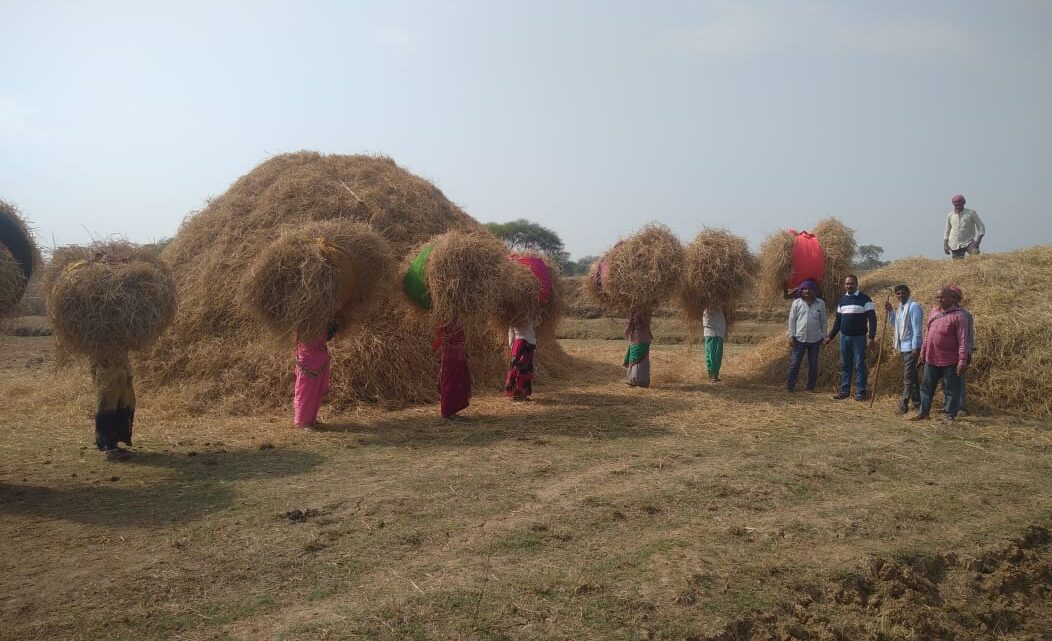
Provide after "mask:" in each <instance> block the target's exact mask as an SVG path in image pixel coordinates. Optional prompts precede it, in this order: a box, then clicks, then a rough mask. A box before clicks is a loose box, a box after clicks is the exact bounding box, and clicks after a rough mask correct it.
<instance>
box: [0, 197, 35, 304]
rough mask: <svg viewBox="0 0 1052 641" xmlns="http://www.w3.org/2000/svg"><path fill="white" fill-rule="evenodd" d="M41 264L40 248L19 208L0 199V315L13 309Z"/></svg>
mask: <svg viewBox="0 0 1052 641" xmlns="http://www.w3.org/2000/svg"><path fill="white" fill-rule="evenodd" d="M39 265H40V252H39V251H38V250H37V247H36V244H35V243H33V235H32V233H31V232H30V230H29V225H27V224H26V221H25V220H23V218H22V215H21V212H19V211H18V209H17V208H16V207H15V206H14V205H11V204H10V203H8V202H6V201H4V200H0V316H4V315H5V314H7V313H9V312H10V311H11V310H12V309H14V307H15V305H17V304H18V301H19V300H21V298H22V294H24V293H25V291H26V286H27V285H28V284H29V279H30V277H31V276H32V275H33V272H34V271H35V269H36V268H37V267H38V266H39Z"/></svg>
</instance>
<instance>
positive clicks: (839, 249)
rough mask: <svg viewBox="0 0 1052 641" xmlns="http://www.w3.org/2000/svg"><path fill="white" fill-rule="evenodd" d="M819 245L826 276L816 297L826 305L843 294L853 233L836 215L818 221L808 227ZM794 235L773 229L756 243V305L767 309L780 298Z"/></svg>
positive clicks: (852, 251)
mask: <svg viewBox="0 0 1052 641" xmlns="http://www.w3.org/2000/svg"><path fill="white" fill-rule="evenodd" d="M810 231H811V233H813V234H814V235H815V236H816V237H817V238H818V242H819V244H820V245H821V246H822V254H823V255H824V256H825V259H826V275H825V278H824V279H823V280H822V283H821V291H820V292H819V296H820V297H821V298H823V299H824V300H825V301H826V304H827V305H830V309H832V304H833V303H835V302H836V300H837V298H839V296H840V294H841V293H843V289H844V287H843V285H844V278H845V277H846V276H847V275H848V274H850V273H851V263H852V261H853V260H854V258H855V248H856V246H855V232H854V231H853V230H851V229H850V228H848V227H847V226H845V225H844V224H843V223H842V222H840V221H839V220H837V219H836V218H826V219H824V220H821V221H819V223H818V224H817V225H815V226H814V228H813V229H812V230H810ZM794 240H795V236H794V235H793V234H790V233H789V232H788V231H785V230H781V231H777V232H775V233H773V234H771V235H770V236H768V237H767V238H766V239H765V240H764V242H763V244H762V245H760V254H759V257H758V266H759V270H758V271H759V275H758V277H757V282H756V287H757V304H758V305H759V306H760V307H761V308H762V309H770V308H771V307H774V306H776V305H777V303H778V301H781V300H782V293H783V291H784V289H785V287H786V285H787V284H788V282H789V278H790V276H791V275H792V272H793V262H792V259H793V242H794Z"/></svg>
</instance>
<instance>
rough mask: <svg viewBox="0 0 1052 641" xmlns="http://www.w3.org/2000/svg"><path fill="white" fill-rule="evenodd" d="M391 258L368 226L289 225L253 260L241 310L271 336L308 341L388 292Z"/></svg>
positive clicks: (346, 223) (345, 321)
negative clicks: (243, 308) (294, 337)
mask: <svg viewBox="0 0 1052 641" xmlns="http://www.w3.org/2000/svg"><path fill="white" fill-rule="evenodd" d="M393 274H394V255H393V254H392V252H391V248H390V245H388V243H387V241H386V240H384V238H383V237H382V236H380V235H379V234H378V233H376V232H375V231H373V230H372V229H371V228H370V227H369V226H368V225H365V224H362V223H356V222H351V221H343V220H332V221H324V222H316V223H307V224H305V225H302V226H299V227H290V228H287V229H286V230H285V231H283V232H282V233H281V235H280V236H278V238H277V239H275V240H274V242H272V243H271V244H270V245H268V246H267V247H266V248H265V249H264V250H263V251H262V252H260V254H259V256H257V257H256V259H255V260H254V261H253V262H252V264H251V265H250V266H249V269H248V271H247V273H246V275H245V277H244V280H243V281H242V293H241V301H242V303H243V305H244V306H245V309H246V310H247V311H248V312H249V313H250V314H251V315H253V316H254V317H255V318H256V319H258V320H259V321H260V322H261V323H263V325H264V326H265V327H266V328H267V329H268V330H269V331H271V332H272V333H273V334H275V335H277V336H280V337H283V338H285V337H291V336H297V337H300V338H304V339H312V338H315V337H318V336H322V335H324V334H325V332H326V330H327V329H328V328H329V327H330V326H331V325H332V324H333V322H336V321H339V322H340V324H341V327H343V326H345V325H346V324H349V323H353V322H354V321H355V320H359V319H361V318H362V317H363V316H364V313H365V308H366V307H367V306H368V305H369V304H370V303H371V302H372V301H373V300H374V299H375V298H376V297H377V296H378V295H382V294H384V293H387V292H388V291H389V290H390V283H391V279H392V277H393Z"/></svg>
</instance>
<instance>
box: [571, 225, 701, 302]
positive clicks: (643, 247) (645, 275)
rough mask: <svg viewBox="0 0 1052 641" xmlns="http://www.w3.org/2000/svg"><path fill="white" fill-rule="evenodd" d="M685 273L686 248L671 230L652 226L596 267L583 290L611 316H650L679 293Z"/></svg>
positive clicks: (612, 252)
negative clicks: (646, 314) (632, 313)
mask: <svg viewBox="0 0 1052 641" xmlns="http://www.w3.org/2000/svg"><path fill="white" fill-rule="evenodd" d="M604 261H605V265H603V266H602V267H601V265H602V263H603V262H604ZM601 268H602V269H603V270H604V272H603V273H602V274H600V273H599V271H598V270H600V269H601ZM682 273H683V246H682V245H681V244H680V242H679V240H678V239H677V238H676V237H675V236H674V235H673V234H672V231H671V230H669V228H668V227H666V226H664V225H659V224H650V225H647V226H646V227H644V228H643V229H642V230H641V231H639V232H638V233H636V234H634V235H633V236H630V237H628V238H626V239H625V240H623V241H621V242H619V243H617V244H616V245H614V246H613V247H612V248H611V249H610V251H608V252H607V253H606V255H605V256H604V257H603V258H602V259H600V260H599V261H597V262H596V263H593V264H592V266H591V267H590V268H589V271H588V276H587V277H586V278H585V281H584V287H585V288H586V289H585V291H586V292H587V294H588V295H589V296H590V297H591V298H592V299H593V300H594V301H595V302H596V303H597V304H599V305H600V306H602V307H603V308H604V309H606V310H607V311H608V313H616V314H628V313H629V312H631V311H635V312H641V313H651V312H653V310H654V309H656V308H657V307H658V306H659V305H661V304H662V303H663V302H665V301H667V300H668V299H669V298H670V297H671V296H672V294H673V293H675V292H676V291H677V290H678V289H679V286H680V278H681V276H682Z"/></svg>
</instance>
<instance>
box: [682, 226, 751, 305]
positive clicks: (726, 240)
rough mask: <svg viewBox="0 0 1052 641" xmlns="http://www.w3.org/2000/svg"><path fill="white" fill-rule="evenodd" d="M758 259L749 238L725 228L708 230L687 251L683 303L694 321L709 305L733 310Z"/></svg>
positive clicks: (748, 281)
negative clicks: (748, 241)
mask: <svg viewBox="0 0 1052 641" xmlns="http://www.w3.org/2000/svg"><path fill="white" fill-rule="evenodd" d="M753 268H754V260H753V257H752V254H751V253H750V252H749V245H748V243H746V242H745V239H744V238H742V237H740V236H735V235H734V234H732V233H730V232H728V231H727V230H725V229H705V230H703V231H702V232H701V233H700V234H698V235H697V236H696V237H695V238H694V240H693V241H691V243H690V244H689V245H687V247H686V248H685V249H684V251H683V284H682V287H681V288H680V290H679V303H680V306H681V307H682V309H683V312H684V313H685V314H686V315H687V317H688V318H690V319H692V320H695V321H697V320H700V319H701V317H702V314H703V312H704V311H705V308H707V307H722V308H723V309H724V311H725V312H726V313H727V314H728V317H729V315H730V314H732V313H733V311H734V308H735V307H736V305H737V302H738V300H739V299H740V298H741V296H742V295H743V294H744V293H745V292H746V290H747V289H748V288H749V287H750V285H751V283H752V279H753Z"/></svg>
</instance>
